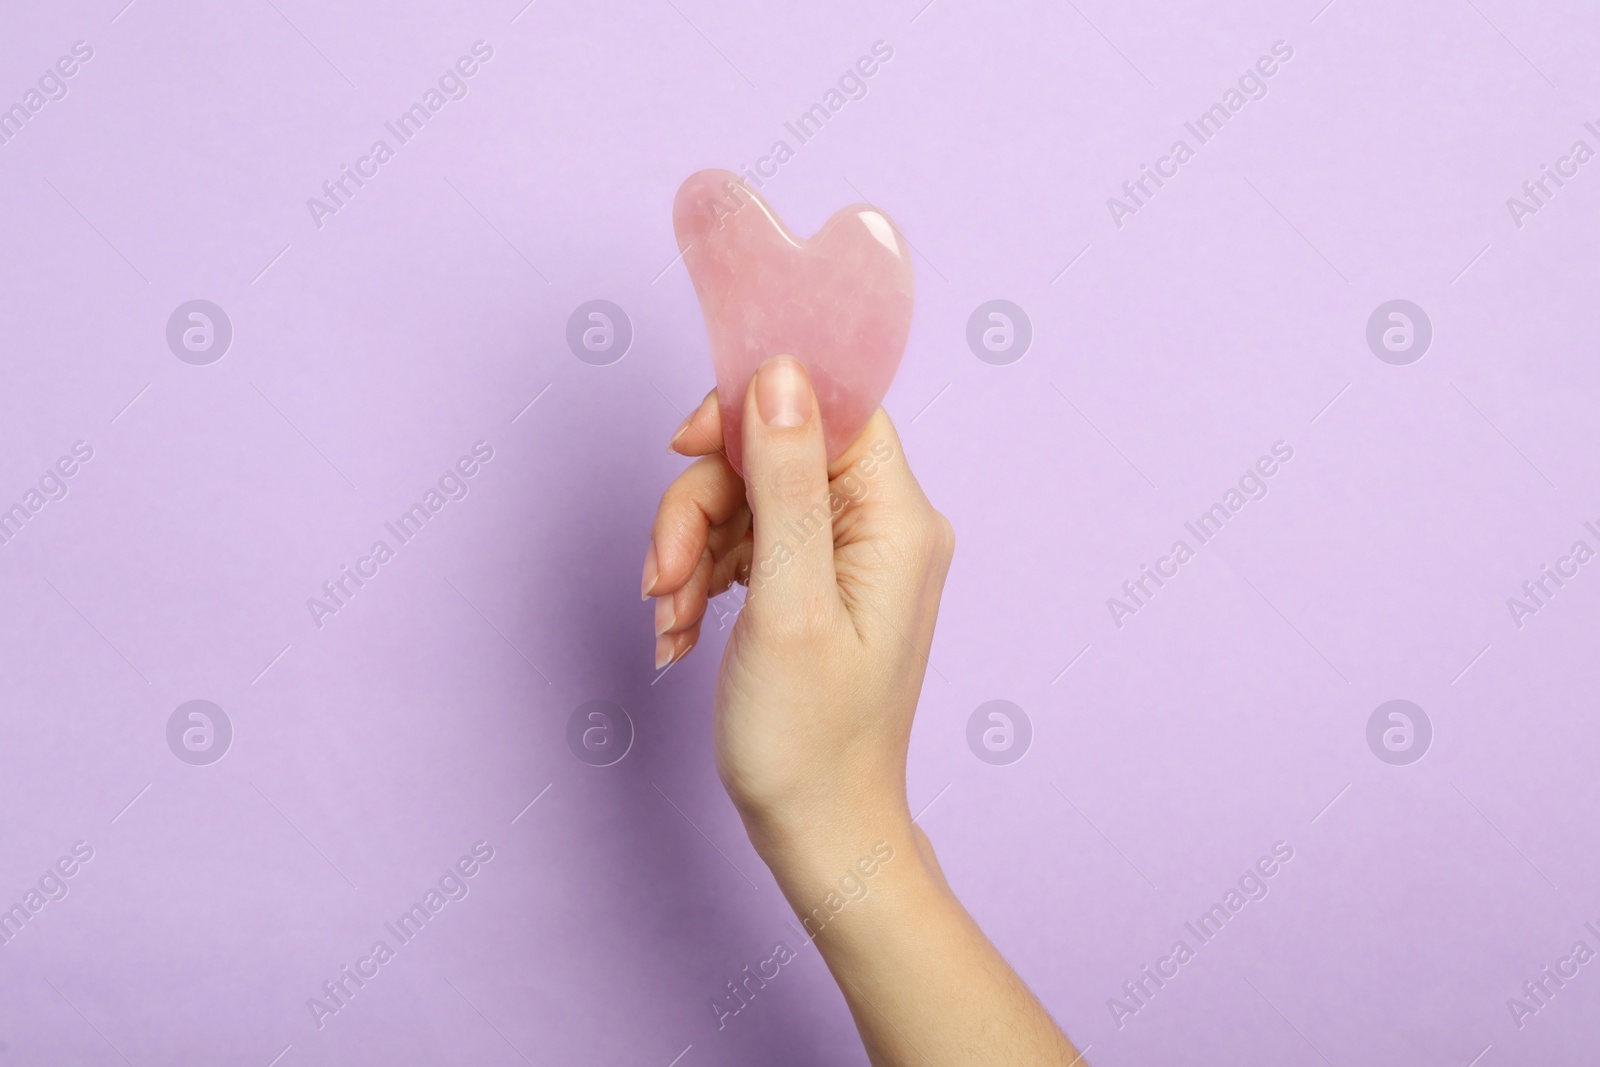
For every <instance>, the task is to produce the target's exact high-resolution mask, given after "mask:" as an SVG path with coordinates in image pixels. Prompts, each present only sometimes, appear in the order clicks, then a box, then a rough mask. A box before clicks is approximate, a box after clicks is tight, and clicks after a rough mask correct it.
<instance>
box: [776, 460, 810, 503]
mask: <svg viewBox="0 0 1600 1067" xmlns="http://www.w3.org/2000/svg"><path fill="white" fill-rule="evenodd" d="M766 482H767V491H768V492H770V493H771V494H772V495H773V496H774V497H776V498H778V499H779V500H796V499H804V498H805V497H808V496H810V495H811V493H812V492H813V491H814V489H815V488H816V485H817V477H816V473H815V472H814V471H813V470H812V469H811V465H810V464H808V463H804V462H802V461H801V460H799V459H797V458H790V459H782V460H779V461H778V462H777V463H775V464H773V466H772V469H771V471H770V472H769V473H768V475H767V478H766Z"/></svg>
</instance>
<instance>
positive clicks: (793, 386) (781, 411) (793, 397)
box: [756, 358, 811, 429]
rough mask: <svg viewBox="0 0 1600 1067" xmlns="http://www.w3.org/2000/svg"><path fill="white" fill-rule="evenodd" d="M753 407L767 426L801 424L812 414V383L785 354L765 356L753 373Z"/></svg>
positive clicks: (798, 365) (778, 426)
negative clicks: (754, 392)
mask: <svg viewBox="0 0 1600 1067" xmlns="http://www.w3.org/2000/svg"><path fill="white" fill-rule="evenodd" d="M756 408H757V409H758V410H759V411H760V412H761V421H762V422H764V423H766V424H767V425H768V426H771V427H774V428H776V429H787V428H790V427H794V426H804V425H805V424H806V422H807V421H808V420H809V419H810V418H811V387H810V386H809V385H808V384H807V382H806V372H805V371H803V370H801V369H800V364H798V363H796V362H795V361H794V360H792V359H787V358H779V359H773V360H768V361H767V363H766V364H765V365H763V366H762V368H761V371H760V373H759V374H758V375H757V376H756Z"/></svg>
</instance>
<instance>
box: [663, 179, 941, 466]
mask: <svg viewBox="0 0 1600 1067" xmlns="http://www.w3.org/2000/svg"><path fill="white" fill-rule="evenodd" d="M672 228H673V230H674V231H675V232H676V233H677V236H678V247H679V248H680V249H682V250H683V261H684V263H685V264H686V265H687V266H688V268H689V277H690V278H691V279H693V281H694V290H695V292H696V293H697V294H699V297H700V310H701V311H702V312H704V313H705V317H706V332H707V333H708V334H710V338H711V359H712V362H713V363H714V364H715V366H716V371H717V399H718V401H719V402H720V403H721V405H722V438H723V445H724V448H725V449H726V451H727V454H728V460H729V462H731V463H732V464H733V468H734V470H736V471H738V472H739V473H740V474H743V473H744V464H743V462H742V460H741V456H742V453H743V451H744V449H743V442H744V438H743V436H742V425H743V422H744V398H745V391H746V390H747V389H748V388H749V386H750V379H751V377H753V376H754V374H755V372H756V368H757V367H759V366H760V365H761V364H762V362H763V361H765V360H767V359H770V358H772V357H773V356H792V357H793V358H795V359H797V360H799V361H800V362H801V363H802V364H803V365H804V366H805V368H806V372H807V373H808V374H809V375H810V376H811V386H812V388H813V389H815V390H816V394H817V400H818V403H819V405H820V407H821V411H822V428H823V434H824V436H825V438H826V439H827V445H828V458H829V459H830V460H832V459H836V458H837V457H838V456H839V455H840V453H842V452H843V451H844V450H845V449H846V448H847V447H848V446H849V445H850V442H852V441H854V440H855V439H856V435H857V434H859V433H860V432H861V428H862V427H863V426H865V425H866V424H867V420H868V419H869V418H871V417H872V413H873V412H874V411H876V410H877V408H878V404H879V403H880V402H882V400H883V395H884V394H885V393H887V392H888V391H889V383H890V382H892V381H893V380H894V372H895V370H896V369H897V368H898V367H899V366H900V357H901V355H902V354H904V352H905V348H906V338H907V336H908V335H909V334H910V332H911V297H912V278H911V257H910V255H909V251H910V249H909V246H907V244H906V242H905V238H903V237H901V236H900V231H899V230H897V229H896V228H895V225H894V223H893V222H891V221H889V217H888V216H887V215H885V214H884V213H883V212H881V211H879V210H877V209H876V208H874V207H871V206H869V205H866V204H852V205H851V206H849V207H846V208H841V209H840V210H839V211H838V212H836V213H835V214H834V216H833V217H832V218H831V219H829V220H828V222H827V225H825V226H823V227H822V229H821V230H819V231H818V232H817V234H816V235H815V236H814V237H812V238H811V239H810V240H809V241H806V240H801V239H800V238H798V237H796V236H794V234H792V233H790V232H789V230H788V228H787V227H786V226H784V224H783V223H782V222H781V221H779V219H778V216H777V215H776V214H774V213H773V211H772V209H771V208H770V207H768V206H767V203H766V201H764V200H762V199H761V197H760V196H758V195H757V194H756V193H755V192H754V191H753V190H752V189H751V188H750V187H749V185H747V184H746V183H745V182H744V181H742V180H741V179H740V178H739V177H738V176H737V175H735V174H733V173H732V172H730V171H726V170H703V171H700V172H699V173H697V174H692V175H690V176H689V179H688V181H685V182H684V183H683V185H682V186H681V187H679V189H678V196H677V199H676V201H675V202H674V203H673V205H672Z"/></svg>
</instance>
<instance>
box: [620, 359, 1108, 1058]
mask: <svg viewBox="0 0 1600 1067" xmlns="http://www.w3.org/2000/svg"><path fill="white" fill-rule="evenodd" d="M721 442H722V423H721V418H720V413H719V409H718V406H717V397H716V393H715V392H714V391H713V392H712V393H711V394H709V395H708V396H707V397H706V399H705V401H704V402H703V403H701V405H700V407H699V408H698V409H696V411H695V412H694V413H693V414H692V415H690V416H689V418H688V419H686V420H685V421H684V423H683V425H682V426H680V427H679V429H678V431H677V433H676V434H675V435H674V436H673V439H672V444H671V445H670V446H669V448H670V449H671V450H672V451H675V452H677V453H679V454H681V455H684V456H692V457H697V458H696V459H695V461H694V463H692V464H691V465H690V466H689V468H688V469H687V470H685V471H684V472H683V474H681V475H680V476H679V477H678V479H677V480H676V481H675V482H673V484H672V486H671V487H670V488H668V490H667V491H666V493H665V495H664V496H663V497H662V498H661V505H660V508H659V509H658V510H657V512H656V517H655V524H654V528H653V530H652V533H651V544H650V549H649V551H648V553H647V556H646V560H645V568H644V580H643V585H642V592H643V594H644V596H645V597H647V598H648V597H651V596H654V597H655V598H656V629H657V634H658V636H657V641H656V661H657V662H656V665H657V667H658V668H659V667H663V666H665V665H666V664H667V663H670V662H673V661H674V660H677V659H681V658H682V657H684V656H686V655H688V654H689V653H690V651H692V650H693V648H694V646H695V644H696V642H697V641H698V640H699V636H700V626H701V622H702V620H703V618H704V615H705V610H706V600H707V598H708V597H709V596H715V595H717V594H718V593H721V592H723V591H724V590H726V589H727V588H728V587H729V586H730V585H731V584H732V583H733V582H735V581H737V582H741V583H744V584H745V585H746V586H747V587H748V589H749V593H748V596H747V598H746V603H745V607H744V609H743V610H742V611H741V612H740V614H739V618H738V622H737V624H736V625H735V626H734V629H733V633H732V635H731V636H730V638H729V640H728V643H727V647H726V649H725V651H724V652H723V657H722V666H721V669H720V671H719V673H718V676H717V686H716V697H715V704H714V737H715V745H716V762H717V770H718V773H719V775H720V776H721V779H722V783H723V786H724V787H725V788H726V789H727V791H728V796H729V798H730V799H731V800H732V801H733V804H734V807H735V808H736V809H737V810H738V812H739V815H740V818H741V819H742V820H743V821H744V825H745V829H746V831H747V832H748V833H749V835H750V841H751V843H752V844H753V845H754V846H755V849H756V851H757V853H758V854H760V856H761V858H762V859H763V860H764V861H765V862H766V864H767V866H768V867H769V868H771V870H772V873H773V875H774V877H775V878H776V879H777V882H778V885H779V887H780V888H781V889H782V891H783V894H784V896H785V897H786V898H787V899H788V901H789V903H790V905H791V906H792V907H793V908H794V910H795V914H796V915H797V916H799V917H800V919H801V920H802V922H804V923H805V924H806V929H807V932H808V934H811V935H812V936H814V938H815V944H816V946H817V948H818V949H819V950H820V952H821V953H822V957H823V959H824V960H825V961H826V962H827V965H828V968H829V970H830V971H831V972H832V974H833V976H834V979H835V981H837V982H838V984H839V989H840V991H841V992H842V993H843V994H844V997H845V1000H846V1002H847V1003H848V1004H849V1006H850V1012H851V1015H852V1016H853V1017H854V1019H855V1023H856V1028H857V1029H858V1030H859V1031H860V1033H861V1040H862V1043H863V1044H864V1046H865V1048H866V1051H867V1055H868V1057H869V1059H870V1060H871V1062H872V1063H873V1064H874V1065H875V1067H902V1065H904V1067H912V1065H919V1067H926V1065H944V1064H950V1065H956V1064H960V1065H963V1067H972V1065H986V1064H994V1065H1000V1064H1005V1065H1008V1067H1015V1065H1019V1064H1020V1065H1032V1064H1050V1065H1056V1067H1069V1065H1073V1064H1079V1063H1081V1062H1082V1060H1081V1057H1080V1056H1079V1055H1078V1053H1077V1052H1076V1050H1074V1048H1073V1047H1072V1045H1071V1043H1070V1042H1069V1041H1068V1040H1067V1038H1066V1037H1065V1035H1064V1034H1062V1032H1061V1030H1060V1029H1059V1028H1058V1027H1057V1026H1056V1024H1055V1022H1054V1021H1053V1020H1052V1019H1051V1018H1050V1015H1049V1013H1048V1012H1046V1011H1045V1009H1044V1007H1043V1006H1042V1005H1041V1004H1040V1003H1039V1001H1038V1000H1037V998H1035V997H1034V995H1033V994H1032V992H1031V991H1030V990H1029V989H1028V987H1027V986H1026V985H1025V984H1024V983H1023V982H1022V980H1021V979H1020V978H1019V977H1018V976H1017V974H1016V972H1015V971H1013V970H1012V969H1011V967H1010V965H1008V964H1007V963H1006V961H1005V960H1004V959H1003V958H1002V957H1001V955H1000V953H999V952H998V951H997V950H996V949H995V947H994V946H993V945H992V944H990V942H989V940H988V938H986V937H985V936H984V934H983V931H982V930H980V929H979V928H978V925H977V924H976V923H975V922H974V921H973V920H972V917H971V916H970V915H968V914H967V912H966V909H964V908H963V907H962V906H961V902H960V901H959V900H957V899H956V896H955V894H954V892H952V891H951V889H950V886H949V883H948V882H946V880H945V878H944V875H943V873H942V872H941V870H940V868H939V863H938V860H937V859H936V858H935V856H934V851H933V846H932V844H931V843H930V842H929V841H928V838H927V836H926V835H925V834H924V833H923V832H922V830H921V828H920V827H918V826H916V825H915V824H914V823H913V822H912V821H911V812H910V809H909V806H908V803H907V799H906V752H907V747H908V744H909V740H910V736H911V722H912V718H913V716H914V715H915V714H916V709H917V699H918V696H919V694H920V693H921V690H922V681H923V675H924V672H925V671H926V669H927V666H928V650H929V647H930V646H931V644H932V641H933V631H934V623H935V621H936V619H937V616H938V612H939V597H940V594H941V592H942V590H943V588H944V582H945V576H946V575H947V574H948V572H949V569H950V561H951V557H952V554H953V553H954V550H955V533H954V531H953V530H952V528H951V526H950V523H949V521H948V520H946V519H945V517H944V516H943V515H941V514H939V512H937V511H935V510H934V508H933V506H932V505H931V504H930V503H929V502H928V499H927V497H926V496H924V495H923V492H922V489H921V487H920V486H919V485H918V484H917V481H916V479H915V478H914V477H913V476H912V474H911V470H910V467H909V466H908V465H907V462H906V458H905V456H904V454H903V452H902V450H901V446H900V439H899V437H898V436H897V435H896V434H895V430H894V427H893V425H891V424H890V422H889V418H888V416H887V415H885V414H884V413H883V411H882V409H879V410H878V411H877V412H876V413H875V414H874V415H873V416H872V419H871V420H870V421H869V422H868V423H867V426H866V428H865V429H864V430H863V431H862V432H861V436H860V437H859V438H858V439H857V440H856V441H855V443H854V444H852V445H851V446H850V448H849V449H848V450H847V451H846V452H845V453H844V454H843V455H842V456H840V457H839V458H838V459H836V460H834V461H833V462H832V463H829V462H828V460H827V455H826V451H825V448H824V444H823V435H822V427H821V422H820V419H819V417H818V414H817V410H816V403H815V400H814V397H813V394H812V392H811V387H810V383H809V381H808V380H807V379H806V377H805V372H804V370H803V369H802V368H801V367H800V365H799V364H798V363H796V362H794V361H792V360H786V359H781V358H780V359H774V360H770V361H768V362H767V363H766V364H763V366H762V367H761V369H760V371H759V372H758V373H757V375H756V377H755V378H754V380H753V381H752V382H751V386H750V389H749V391H748V392H747V394H746V397H745V410H744V457H745V459H744V462H745V466H746V468H747V469H746V472H745V474H746V476H745V477H744V478H741V477H740V476H739V475H738V474H737V473H736V472H735V471H734V470H733V468H732V467H731V466H730V465H729V464H728V461H727V459H726V457H725V456H724V455H722V453H721V449H720V445H721ZM886 854H888V855H889V857H890V858H888V859H887V860H884V859H883V857H884V856H885V855H886ZM869 870H870V871H871V873H870V874H868V873H867V872H868V871H869ZM862 886H864V887H865V895H864V896H859V893H860V892H861V890H860V888H859V887H862ZM850 890H854V892H850Z"/></svg>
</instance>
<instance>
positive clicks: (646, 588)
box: [639, 541, 661, 600]
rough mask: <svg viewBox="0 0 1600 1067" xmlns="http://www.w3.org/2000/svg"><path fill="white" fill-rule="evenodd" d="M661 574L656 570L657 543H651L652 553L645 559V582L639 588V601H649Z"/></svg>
mask: <svg viewBox="0 0 1600 1067" xmlns="http://www.w3.org/2000/svg"><path fill="white" fill-rule="evenodd" d="M660 575H661V572H660V571H659V570H658V569H657V568H656V543H655V542H654V541H651V542H650V551H649V552H648V553H647V554H646V555H645V557H644V581H643V583H641V584H640V586H639V599H640V600H649V599H650V591H651V590H652V589H654V588H655V587H656V579H657V578H658V577H660Z"/></svg>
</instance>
